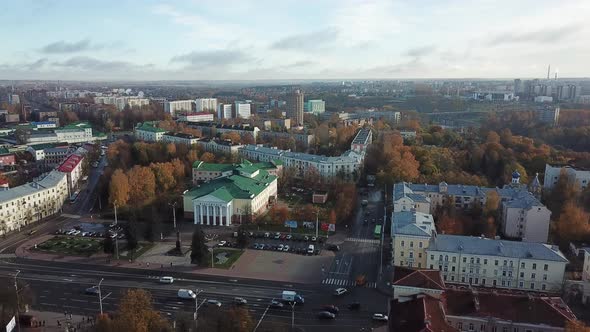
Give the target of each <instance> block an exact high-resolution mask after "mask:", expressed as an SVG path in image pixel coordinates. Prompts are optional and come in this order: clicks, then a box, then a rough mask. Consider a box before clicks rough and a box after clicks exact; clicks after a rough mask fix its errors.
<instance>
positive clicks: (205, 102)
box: [195, 98, 217, 112]
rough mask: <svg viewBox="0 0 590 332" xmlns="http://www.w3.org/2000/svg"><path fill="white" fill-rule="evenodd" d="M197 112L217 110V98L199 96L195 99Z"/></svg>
mask: <svg viewBox="0 0 590 332" xmlns="http://www.w3.org/2000/svg"><path fill="white" fill-rule="evenodd" d="M195 104H196V105H197V107H196V111H197V112H206V111H215V110H217V98H198V99H196V100H195Z"/></svg>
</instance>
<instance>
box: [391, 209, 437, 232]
mask: <svg viewBox="0 0 590 332" xmlns="http://www.w3.org/2000/svg"><path fill="white" fill-rule="evenodd" d="M392 227H393V234H397V235H401V234H403V235H414V236H426V237H429V236H431V235H432V233H433V232H435V233H436V228H435V226H434V219H433V218H432V215H431V214H428V213H421V212H414V211H402V212H394V213H393V215H392Z"/></svg>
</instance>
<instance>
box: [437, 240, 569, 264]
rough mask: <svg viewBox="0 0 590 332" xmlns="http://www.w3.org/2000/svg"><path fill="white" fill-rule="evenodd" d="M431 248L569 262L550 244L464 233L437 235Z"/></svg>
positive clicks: (454, 251) (444, 250) (472, 253)
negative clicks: (474, 235) (466, 234)
mask: <svg viewBox="0 0 590 332" xmlns="http://www.w3.org/2000/svg"><path fill="white" fill-rule="evenodd" d="M429 250H431V251H443V252H453V253H457V252H461V253H462V254H471V255H486V256H498V257H512V258H520V259H539V260H548V261H557V262H568V260H567V259H566V258H565V256H564V255H563V254H562V253H561V251H559V249H557V248H556V247H552V246H551V245H548V244H543V243H533V242H518V241H507V240H494V239H488V238H481V237H473V236H462V235H446V234H443V235H437V236H436V237H435V238H434V240H431V243H430V246H429Z"/></svg>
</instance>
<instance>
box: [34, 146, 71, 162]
mask: <svg viewBox="0 0 590 332" xmlns="http://www.w3.org/2000/svg"><path fill="white" fill-rule="evenodd" d="M42 151H43V154H44V158H43V160H44V162H45V166H47V167H55V166H57V165H59V164H61V163H62V162H63V161H64V160H65V159H66V158H67V157H68V156H69V155H70V154H72V153H73V152H74V150H73V149H70V147H69V146H67V145H66V146H56V147H52V148H47V149H44V150H42Z"/></svg>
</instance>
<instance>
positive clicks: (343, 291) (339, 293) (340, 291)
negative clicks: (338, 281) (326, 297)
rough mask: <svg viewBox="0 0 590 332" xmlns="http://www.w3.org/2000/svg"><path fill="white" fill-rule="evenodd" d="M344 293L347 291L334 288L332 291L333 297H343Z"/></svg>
mask: <svg viewBox="0 0 590 332" xmlns="http://www.w3.org/2000/svg"><path fill="white" fill-rule="evenodd" d="M346 293H348V289H346V288H336V289H335V290H334V295H337V296H339V295H343V294H346Z"/></svg>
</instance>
